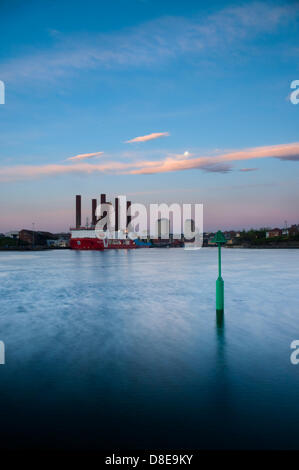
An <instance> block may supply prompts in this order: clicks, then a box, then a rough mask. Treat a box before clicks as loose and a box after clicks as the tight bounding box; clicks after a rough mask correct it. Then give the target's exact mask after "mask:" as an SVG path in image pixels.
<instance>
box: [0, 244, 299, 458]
mask: <svg viewBox="0 0 299 470" xmlns="http://www.w3.org/2000/svg"><path fill="white" fill-rule="evenodd" d="M222 251H223V256H222V259H223V278H224V281H225V316H224V319H223V320H222V319H221V318H218V321H217V319H216V315H215V280H216V277H217V250H216V249H214V248H203V249H201V250H199V251H185V250H184V249H139V250H132V251H121V250H120V251H107V252H91V251H89V252H79V251H77V252H76V251H69V250H63V251H58V250H57V251H56V250H53V251H45V252H35V253H30V252H24V253H21V252H20V253H18V252H10V253H7V252H2V253H0V280H1V297H0V340H2V341H3V342H4V343H5V350H6V364H5V365H1V366H0V416H1V424H0V447H11V448H20V449H21V448H37V447H39V448H50V449H71V448H76V449H103V448H110V449H124V448H130V449H138V448H145V449H157V448H168V449H178V448H184V449H188V448H189V449H192V448H193V449H195V448H197V449H214V448H217V449H220V448H230V449H231V448H258V449H260V448H268V449H269V448H271V449H273V448H274V449H275V448H296V449H299V439H298V436H297V430H298V426H299V399H298V390H299V365H297V366H296V365H292V364H291V362H290V354H291V352H292V351H291V349H290V343H291V342H292V341H293V340H294V339H299V308H298V307H299V293H298V281H299V250H245V249H224V250H222Z"/></svg>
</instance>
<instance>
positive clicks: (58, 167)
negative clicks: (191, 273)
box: [0, 0, 299, 232]
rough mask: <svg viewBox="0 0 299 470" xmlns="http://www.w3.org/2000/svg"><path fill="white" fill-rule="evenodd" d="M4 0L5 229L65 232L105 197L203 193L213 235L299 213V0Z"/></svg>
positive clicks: (0, 50)
mask: <svg viewBox="0 0 299 470" xmlns="http://www.w3.org/2000/svg"><path fill="white" fill-rule="evenodd" d="M0 8H1V18H2V25H1V38H2V40H1V44H0V80H2V81H3V82H4V83H5V87H6V93H5V104H4V105H0V181H1V187H0V209H1V220H0V232H1V231H6V230H9V229H15V228H16V229H17V228H23V227H31V224H32V222H35V225H36V227H38V228H39V229H47V230H67V229H68V228H69V226H70V225H72V224H73V220H74V195H75V194H80V193H81V194H82V196H83V200H84V215H86V216H87V215H90V214H89V212H90V211H89V208H90V199H91V197H97V196H99V194H100V193H101V192H106V193H107V194H109V195H110V196H111V197H114V196H115V195H117V194H127V195H128V196H129V197H130V198H131V199H132V200H133V201H135V202H144V203H150V202H169V203H170V202H199V203H203V204H204V229H205V230H214V229H217V228H218V227H221V228H243V227H252V226H253V227H260V226H273V225H280V226H282V225H284V221H285V220H287V221H288V223H289V224H291V223H299V210H298V200H299V197H298V196H299V189H298V174H299V162H298V160H299V144H298V142H299V139H298V121H299V120H298V117H299V116H298V115H299V105H294V104H292V103H291V102H290V99H289V95H290V92H291V89H290V84H291V82H292V81H293V80H296V79H299V63H298V55H299V41H298V39H299V34H298V19H299V7H298V3H297V4H296V3H295V2H289V3H288V2H252V3H251V2H248V1H247V2H224V1H222V2H200V1H191V0H189V1H185V2H182V1H176V0H173V1H166V0H163V2H161V1H158V0H126V1H123V0H117V1H114V2H105V1H101V0H99V1H91V0H85V1H81V0H79V1H76V2H71V1H59V2H58V1H57V2H53V1H43V2H38V1H28V2H26V3H25V2H21V1H14V0H10V1H5V0H4V1H3V0H2V2H1V7H0ZM163 133H165V134H166V133H167V135H162V136H160V137H159V136H156V138H153V137H152V138H149V139H148V138H145V139H140V140H141V141H139V142H131V143H126V142H127V141H129V140H132V139H134V138H136V137H143V136H148V135H151V134H163ZM100 152H103V153H100ZM90 154H96V155H90ZM78 155H80V158H78V159H75V160H68V159H69V158H70V157H74V156H78ZM255 157H256V158H255ZM205 159H206V160H205ZM244 169H246V170H248V169H250V170H252V171H240V170H244Z"/></svg>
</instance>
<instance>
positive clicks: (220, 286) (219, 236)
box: [212, 230, 226, 314]
mask: <svg viewBox="0 0 299 470" xmlns="http://www.w3.org/2000/svg"><path fill="white" fill-rule="evenodd" d="M212 241H213V242H214V243H217V246H218V279H217V281H216V313H217V314H223V311H224V282H223V279H222V276H221V245H222V244H225V243H226V238H225V236H224V235H223V233H222V232H221V231H220V230H218V232H217V233H216V235H215V237H214V238H213V240H212Z"/></svg>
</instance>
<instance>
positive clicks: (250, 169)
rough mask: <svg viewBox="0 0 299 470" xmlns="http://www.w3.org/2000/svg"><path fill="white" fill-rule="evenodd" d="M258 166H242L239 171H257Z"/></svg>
mask: <svg viewBox="0 0 299 470" xmlns="http://www.w3.org/2000/svg"><path fill="white" fill-rule="evenodd" d="M257 170H258V168H240V169H239V171H244V172H245V173H246V172H248V171H257Z"/></svg>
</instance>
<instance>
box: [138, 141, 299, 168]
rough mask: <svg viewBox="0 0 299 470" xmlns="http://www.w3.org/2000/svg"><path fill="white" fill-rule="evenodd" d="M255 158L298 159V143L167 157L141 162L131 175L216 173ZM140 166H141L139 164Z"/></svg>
mask: <svg viewBox="0 0 299 470" xmlns="http://www.w3.org/2000/svg"><path fill="white" fill-rule="evenodd" d="M255 158H279V159H281V160H293V161H297V160H298V159H299V143H298V142H297V143H293V144H282V145H272V146H264V147H254V148H249V149H246V150H242V151H238V152H230V153H225V154H222V155H217V156H212V157H211V156H209V157H198V158H192V159H189V158H188V159H187V158H186V159H183V158H182V159H180V160H178V159H177V158H173V157H169V158H166V159H165V160H162V161H159V162H143V167H141V168H139V169H135V170H132V171H131V173H132V174H153V173H166V172H170V171H181V170H191V169H194V168H200V169H202V170H206V171H217V170H215V168H217V165H219V164H224V163H226V162H234V161H242V160H251V159H255ZM141 165H142V164H141ZM228 170H229V166H228V165H225V166H224V170H223V167H222V166H220V171H228Z"/></svg>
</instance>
